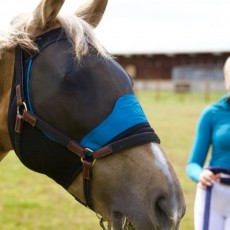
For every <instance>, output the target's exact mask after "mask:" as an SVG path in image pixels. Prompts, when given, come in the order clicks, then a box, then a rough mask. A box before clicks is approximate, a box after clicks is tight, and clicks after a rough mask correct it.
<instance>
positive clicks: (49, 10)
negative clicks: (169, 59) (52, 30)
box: [27, 0, 65, 32]
mask: <svg viewBox="0 0 230 230" xmlns="http://www.w3.org/2000/svg"><path fill="white" fill-rule="evenodd" d="M64 1H65V0H42V1H41V3H40V4H39V5H38V6H37V8H36V9H35V10H34V12H33V14H32V19H31V20H30V22H29V24H28V25H27V31H28V32H31V31H33V30H36V29H40V30H45V29H46V28H47V27H48V26H49V25H52V23H53V22H54V20H55V18H56V16H57V14H58V12H59V11H60V9H61V7H62V5H63V3H64Z"/></svg>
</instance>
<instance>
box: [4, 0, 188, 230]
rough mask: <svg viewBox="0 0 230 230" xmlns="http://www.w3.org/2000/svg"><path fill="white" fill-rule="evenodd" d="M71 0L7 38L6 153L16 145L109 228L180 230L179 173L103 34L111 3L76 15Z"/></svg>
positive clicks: (32, 17)
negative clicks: (69, 9)
mask: <svg viewBox="0 0 230 230" xmlns="http://www.w3.org/2000/svg"><path fill="white" fill-rule="evenodd" d="M63 4H64V0H41V1H40V3H39V4H38V6H37V7H36V8H35V10H34V11H33V12H32V13H30V14H21V15H19V16H17V17H15V18H14V19H13V20H12V22H11V24H10V27H9V30H8V32H5V33H3V34H1V36H0V156H1V158H0V159H1V160H2V159H3V158H4V157H5V156H6V155H7V153H8V152H9V151H10V150H12V149H13V150H14V152H15V153H16V154H17V156H18V158H19V160H20V161H22V163H23V164H24V165H25V166H26V167H28V168H30V169H31V170H34V171H36V172H38V173H41V174H45V175H47V176H48V177H50V178H52V179H53V180H54V181H55V182H57V183H58V184H60V186H62V187H64V188H65V189H66V191H67V192H69V193H70V194H71V195H72V196H73V197H74V198H76V200H77V201H79V202H80V203H82V204H83V205H85V206H87V207H89V208H90V209H92V210H93V211H94V212H95V213H97V214H99V215H100V216H101V220H100V223H101V227H102V228H103V229H114V230H122V229H136V230H143V229H144V230H158V229H161V230H176V229H179V224H180V221H181V219H182V217H183V215H184V213H185V200H184V194H183V191H182V188H181V186H180V183H179V180H178V177H177V175H176V173H175V171H174V169H173V167H172V165H171V163H170V162H169V161H168V159H167V156H166V154H165V153H164V151H163V149H162V148H161V146H160V140H159V138H158V136H157V134H156V133H155V131H154V130H153V128H152V127H151V126H150V125H149V123H148V119H147V118H146V115H145V113H144V111H143V109H142V107H141V105H140V103H139V102H138V100H137V97H136V96H135V94H134V91H133V81H132V79H131V78H130V76H129V75H128V74H127V73H126V71H125V70H124V69H123V68H122V67H121V66H120V65H119V64H118V63H117V62H116V61H115V60H114V58H113V57H112V55H110V54H109V52H108V51H107V50H106V49H105V48H104V47H103V46H102V45H101V44H100V43H99V41H98V40H97V39H96V36H95V34H94V28H96V27H97V25H98V24H99V23H100V21H101V19H102V17H103V14H104V12H105V9H106V6H107V0H90V1H86V2H85V3H83V4H82V5H81V6H80V7H79V8H78V9H77V10H76V11H75V13H74V14H72V15H65V14H61V13H60V12H59V11H60V10H61V8H62V6H63ZM104 221H107V222H108V226H105V224H104Z"/></svg>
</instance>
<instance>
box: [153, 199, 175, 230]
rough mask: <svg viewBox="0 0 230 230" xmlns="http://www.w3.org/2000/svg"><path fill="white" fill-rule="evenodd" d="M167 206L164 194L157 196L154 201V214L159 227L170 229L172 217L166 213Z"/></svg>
mask: <svg viewBox="0 0 230 230" xmlns="http://www.w3.org/2000/svg"><path fill="white" fill-rule="evenodd" d="M167 206H168V202H167V198H165V197H164V196H161V197H159V198H158V200H157V201H156V203H155V215H156V220H157V223H158V226H159V229H170V226H172V219H171V218H170V216H169V214H168V213H167Z"/></svg>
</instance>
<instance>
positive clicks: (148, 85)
mask: <svg viewBox="0 0 230 230" xmlns="http://www.w3.org/2000/svg"><path fill="white" fill-rule="evenodd" d="M134 89H135V90H136V91H138V90H153V92H154V93H155V97H156V98H157V99H159V98H160V95H161V91H171V92H174V93H176V94H179V95H180V98H181V100H183V99H184V97H185V96H186V94H187V93H189V92H203V93H204V99H205V101H209V99H210V94H211V93H212V92H218V91H225V83H224V80H204V81H202V80H190V81H189V80H160V79H158V80H135V82H134Z"/></svg>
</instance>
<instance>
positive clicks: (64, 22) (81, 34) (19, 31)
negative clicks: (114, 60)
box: [0, 14, 111, 59]
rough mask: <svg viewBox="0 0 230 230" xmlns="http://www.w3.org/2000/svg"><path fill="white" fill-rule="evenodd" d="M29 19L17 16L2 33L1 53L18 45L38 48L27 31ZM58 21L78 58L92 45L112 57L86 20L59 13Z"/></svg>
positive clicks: (101, 52) (25, 15)
mask: <svg viewBox="0 0 230 230" xmlns="http://www.w3.org/2000/svg"><path fill="white" fill-rule="evenodd" d="M29 21H30V15H27V14H22V15H20V16H17V17H16V18H15V19H14V20H13V21H12V23H11V25H10V27H9V29H8V31H6V32H2V33H0V55H1V50H4V49H10V48H15V47H16V46H17V45H19V46H21V47H23V48H26V49H28V50H37V47H36V45H35V44H34V42H33V38H31V37H30V36H29V34H27V32H26V31H25V28H26V25H27V23H28V22H29ZM57 21H58V22H59V23H60V25H61V27H62V28H63V30H64V31H65V33H66V34H67V36H68V37H69V40H70V41H71V43H72V45H73V48H74V52H75V54H76V58H78V59H81V58H82V57H83V56H85V55H86V54H87V53H88V52H89V49H90V47H89V46H90V45H91V46H93V47H94V48H95V49H96V50H97V51H98V54H100V55H102V56H103V57H105V58H111V55H110V54H109V53H108V52H107V51H106V50H105V49H104V48H103V46H102V45H101V44H100V43H99V41H98V40H97V38H96V36H95V33H94V30H93V28H92V27H91V26H90V25H89V24H88V23H86V22H85V21H84V20H82V19H81V18H79V17H76V16H74V15H58V17H57Z"/></svg>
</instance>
